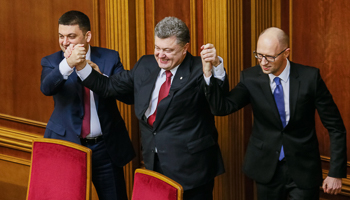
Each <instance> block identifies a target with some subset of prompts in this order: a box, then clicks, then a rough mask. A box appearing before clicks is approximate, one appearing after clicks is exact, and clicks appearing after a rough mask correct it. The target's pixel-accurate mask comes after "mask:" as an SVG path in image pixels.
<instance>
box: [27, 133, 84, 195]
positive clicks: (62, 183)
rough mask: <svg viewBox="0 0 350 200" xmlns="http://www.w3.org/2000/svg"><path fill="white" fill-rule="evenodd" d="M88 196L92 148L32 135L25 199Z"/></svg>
mask: <svg viewBox="0 0 350 200" xmlns="http://www.w3.org/2000/svg"><path fill="white" fill-rule="evenodd" d="M90 198H91V150H90V149H89V148H86V147H84V146H81V145H78V144H75V143H72V142H67V141H63V140H56V139H44V138H39V139H35V140H34V142H33V151H32V161H31V165H30V175H29V182H28V190H27V200H44V199H50V200H63V199H67V200H68V199H72V200H86V199H88V200H89V199H90Z"/></svg>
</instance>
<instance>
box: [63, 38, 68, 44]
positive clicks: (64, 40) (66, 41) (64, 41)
mask: <svg viewBox="0 0 350 200" xmlns="http://www.w3.org/2000/svg"><path fill="white" fill-rule="evenodd" d="M63 45H69V41H68V37H64V39H63Z"/></svg>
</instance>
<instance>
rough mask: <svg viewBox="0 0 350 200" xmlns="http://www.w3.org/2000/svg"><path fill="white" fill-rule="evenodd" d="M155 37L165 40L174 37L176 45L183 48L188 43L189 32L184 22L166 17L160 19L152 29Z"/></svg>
mask: <svg viewBox="0 0 350 200" xmlns="http://www.w3.org/2000/svg"><path fill="white" fill-rule="evenodd" d="M154 33H155V36H157V37H158V38H161V39H165V38H168V37H171V36H176V40H177V43H178V44H180V45H182V46H184V45H185V44H186V43H189V42H190V31H189V30H188V27H187V26H186V24H185V22H183V21H181V20H180V19H178V18H176V17H166V18H164V19H162V20H161V21H160V22H159V23H158V24H157V25H156V27H155V29H154Z"/></svg>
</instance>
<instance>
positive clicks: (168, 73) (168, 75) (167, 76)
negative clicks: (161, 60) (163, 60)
mask: <svg viewBox="0 0 350 200" xmlns="http://www.w3.org/2000/svg"><path fill="white" fill-rule="evenodd" d="M165 75H166V78H167V79H168V78H171V77H172V76H173V74H172V73H171V71H169V70H166V71H165Z"/></svg>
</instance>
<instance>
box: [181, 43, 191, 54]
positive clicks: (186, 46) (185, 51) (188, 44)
mask: <svg viewBox="0 0 350 200" xmlns="http://www.w3.org/2000/svg"><path fill="white" fill-rule="evenodd" d="M189 46H190V43H186V44H185V46H184V51H183V52H182V54H183V55H185V54H186V53H187V50H188V47H189Z"/></svg>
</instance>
